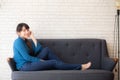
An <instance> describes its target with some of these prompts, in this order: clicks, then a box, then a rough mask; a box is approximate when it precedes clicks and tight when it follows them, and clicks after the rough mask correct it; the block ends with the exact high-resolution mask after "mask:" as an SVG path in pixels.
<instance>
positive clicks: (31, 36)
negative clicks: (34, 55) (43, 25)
mask: <svg viewBox="0 0 120 80" xmlns="http://www.w3.org/2000/svg"><path fill="white" fill-rule="evenodd" d="M30 38H31V39H32V40H33V42H34V44H35V47H36V46H37V40H36V39H35V37H34V35H33V32H32V31H30Z"/></svg>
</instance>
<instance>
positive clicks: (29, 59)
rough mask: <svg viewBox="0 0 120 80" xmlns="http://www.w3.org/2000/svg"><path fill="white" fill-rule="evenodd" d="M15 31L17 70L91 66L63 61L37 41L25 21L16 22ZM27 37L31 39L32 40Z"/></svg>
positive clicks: (66, 68)
mask: <svg viewBox="0 0 120 80" xmlns="http://www.w3.org/2000/svg"><path fill="white" fill-rule="evenodd" d="M16 32H17V35H18V38H17V39H16V40H15V41H14V45H13V51H14V60H15V62H16V67H17V69H18V70H21V71H38V70H48V69H58V70H73V69H74V70H86V69H88V68H89V67H90V66H91V62H88V63H86V64H68V63H64V62H63V61H61V60H60V59H59V58H58V57H57V56H56V55H55V54H54V53H53V52H52V51H51V50H50V49H49V48H48V47H45V48H43V47H42V46H41V44H40V43H38V42H37V40H36V39H35V37H34V35H33V32H32V31H30V30H29V26H28V25H27V24H26V23H20V24H18V26H17V28H16ZM29 39H32V41H30V40H29Z"/></svg>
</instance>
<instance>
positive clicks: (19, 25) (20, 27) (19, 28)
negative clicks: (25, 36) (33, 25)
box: [16, 23, 30, 32]
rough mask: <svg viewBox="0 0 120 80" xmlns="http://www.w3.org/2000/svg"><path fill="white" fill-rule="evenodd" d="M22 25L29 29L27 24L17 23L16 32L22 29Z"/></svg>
mask: <svg viewBox="0 0 120 80" xmlns="http://www.w3.org/2000/svg"><path fill="white" fill-rule="evenodd" d="M23 27H25V28H26V29H29V28H30V27H29V26H28V24H26V23H19V24H18V25H17V28H16V31H17V32H20V31H22V28H23Z"/></svg>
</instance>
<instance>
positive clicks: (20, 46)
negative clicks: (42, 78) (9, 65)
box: [14, 40, 40, 62]
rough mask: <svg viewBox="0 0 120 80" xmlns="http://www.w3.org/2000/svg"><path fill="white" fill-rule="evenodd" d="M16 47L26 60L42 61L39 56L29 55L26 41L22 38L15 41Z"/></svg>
mask: <svg viewBox="0 0 120 80" xmlns="http://www.w3.org/2000/svg"><path fill="white" fill-rule="evenodd" d="M14 49H15V51H16V52H19V54H20V55H21V56H22V57H23V58H24V59H25V60H26V61H31V62H35V61H40V59H39V58H37V57H32V56H30V55H29V53H28V50H27V49H26V47H25V43H24V42H23V41H22V40H17V41H15V43H14Z"/></svg>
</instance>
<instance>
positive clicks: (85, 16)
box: [0, 0, 117, 80]
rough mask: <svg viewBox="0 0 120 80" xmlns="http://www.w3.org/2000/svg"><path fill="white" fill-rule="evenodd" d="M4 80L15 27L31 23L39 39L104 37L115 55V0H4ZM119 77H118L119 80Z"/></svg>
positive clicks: (0, 23)
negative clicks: (22, 23)
mask: <svg viewBox="0 0 120 80" xmlns="http://www.w3.org/2000/svg"><path fill="white" fill-rule="evenodd" d="M0 2H1V3H0V44H1V45H0V80H10V75H11V71H10V68H9V66H8V64H7V62H6V58H7V57H9V56H12V55H13V52H12V44H13V41H14V39H15V38H16V37H17V35H16V32H15V29H16V25H17V24H18V23H20V22H26V23H28V24H29V26H30V27H31V29H32V30H33V32H34V33H35V36H36V38H102V39H106V40H107V43H108V49H109V53H110V57H113V56H114V54H113V47H112V46H113V31H114V30H113V29H114V28H113V27H114V16H115V14H116V11H115V10H116V9H115V4H114V3H115V2H114V0H1V1H0ZM116 80H117V79H116Z"/></svg>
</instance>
